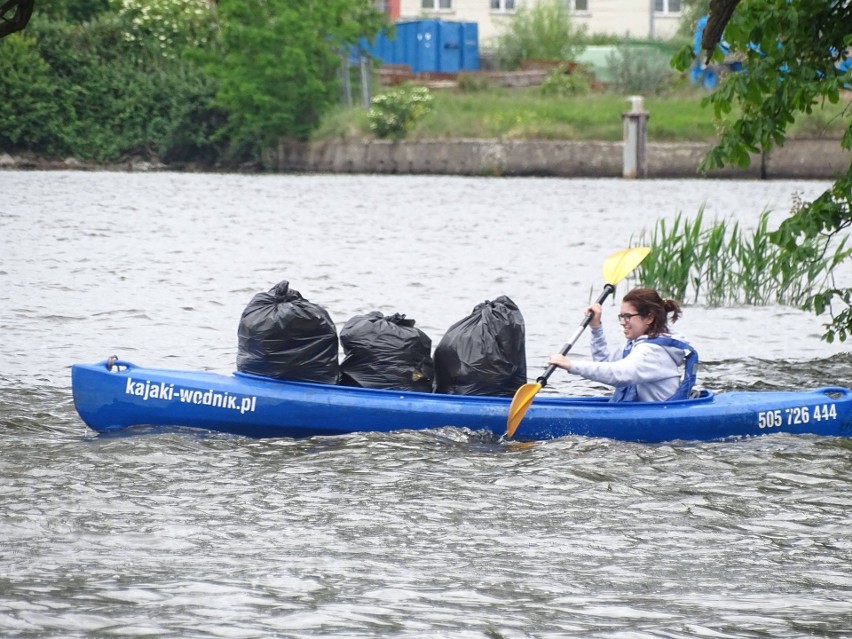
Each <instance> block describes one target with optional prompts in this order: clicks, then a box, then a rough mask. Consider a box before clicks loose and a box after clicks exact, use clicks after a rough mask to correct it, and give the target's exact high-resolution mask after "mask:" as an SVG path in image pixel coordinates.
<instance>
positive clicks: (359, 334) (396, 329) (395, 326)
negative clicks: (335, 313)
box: [340, 311, 435, 393]
mask: <svg viewBox="0 0 852 639" xmlns="http://www.w3.org/2000/svg"><path fill="white" fill-rule="evenodd" d="M414 323H415V322H414V320H413V319H406V318H405V315H400V314H399V313H395V314H394V315H390V316H384V315H382V313H380V312H379V311H373V312H372V313H367V314H366V315H356V316H355V317H353V318H352V319H350V320H349V321H348V322H346V324H345V325H344V326H343V328H342V329H341V330H340V343H341V344H342V345H343V354H344V358H343V361H342V362H341V363H340V383H341V384H345V385H347V386H362V387H364V388H385V389H388V390H408V391H419V392H421V393H431V392H432V385H433V382H434V378H435V364H434V362H433V361H432V340H431V339H429V337H428V336H427V335H426V333H424V332H423V331H421V330H420V329H419V328H415V326H414Z"/></svg>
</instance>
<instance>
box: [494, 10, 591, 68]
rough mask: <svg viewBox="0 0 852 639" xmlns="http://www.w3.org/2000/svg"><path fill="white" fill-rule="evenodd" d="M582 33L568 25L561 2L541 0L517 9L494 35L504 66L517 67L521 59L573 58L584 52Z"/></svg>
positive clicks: (569, 22) (568, 15) (567, 15)
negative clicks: (503, 28) (499, 31)
mask: <svg viewBox="0 0 852 639" xmlns="http://www.w3.org/2000/svg"><path fill="white" fill-rule="evenodd" d="M583 34H584V30H583V29H578V28H575V27H574V26H573V25H572V24H571V16H570V14H569V13H568V10H567V9H566V8H565V3H564V2H562V1H560V0H549V1H545V0H541V1H540V2H537V3H535V4H534V5H533V6H532V8H527V7H526V6H523V7H521V8H519V9H518V11H517V13H516V14H515V17H514V19H513V20H512V21H511V23H510V26H509V27H508V30H507V31H506V32H505V33H503V34H501V35H500V36H499V37H498V38H497V60H498V62H499V64H500V66H501V67H502V68H504V69H517V68H518V67H519V66H520V64H521V62H523V61H524V60H572V59H574V58H575V57H577V55H579V54H580V53H581V52H582V51H583V48H584V47H583V45H582V42H581V41H582V38H583Z"/></svg>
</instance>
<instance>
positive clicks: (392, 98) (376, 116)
mask: <svg viewBox="0 0 852 639" xmlns="http://www.w3.org/2000/svg"><path fill="white" fill-rule="evenodd" d="M431 110H432V94H431V93H430V92H429V89H427V88H426V87H413V86H401V87H399V88H396V89H393V90H391V91H388V92H386V93H382V94H381V95H377V96H376V97H374V98H373V101H372V106H371V107H370V110H369V111H368V113H367V117H368V119H369V121H370V130H371V131H372V132H373V133H374V134H375V135H376V136H377V137H380V138H392V139H400V138H404V137H405V136H406V135H407V134H408V133H409V132H410V131H411V130H412V129H413V128H414V126H415V125H416V124H417V123H418V122H419V121H420V120H421V119H423V117H424V116H425V115H426V114H427V113H429V112H430V111H431Z"/></svg>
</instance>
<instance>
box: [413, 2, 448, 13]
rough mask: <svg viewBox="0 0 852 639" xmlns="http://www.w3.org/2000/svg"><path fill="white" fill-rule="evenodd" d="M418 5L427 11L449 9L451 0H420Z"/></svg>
mask: <svg viewBox="0 0 852 639" xmlns="http://www.w3.org/2000/svg"><path fill="white" fill-rule="evenodd" d="M420 6H421V7H422V8H423V9H426V10H428V11H450V10H451V9H452V8H453V0H421V1H420Z"/></svg>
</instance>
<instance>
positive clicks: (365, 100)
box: [360, 55, 373, 109]
mask: <svg viewBox="0 0 852 639" xmlns="http://www.w3.org/2000/svg"><path fill="white" fill-rule="evenodd" d="M360 62H361V104H362V105H363V106H364V108H365V109H369V108H370V100H372V98H373V74H372V73H371V71H372V66H373V65H372V62H371V60H370V59H369V58H368V57H367V56H365V55H362V56H361V60H360Z"/></svg>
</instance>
